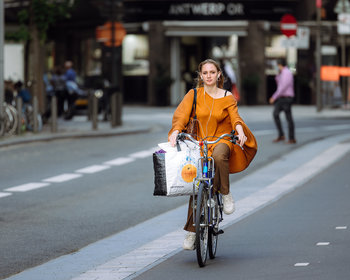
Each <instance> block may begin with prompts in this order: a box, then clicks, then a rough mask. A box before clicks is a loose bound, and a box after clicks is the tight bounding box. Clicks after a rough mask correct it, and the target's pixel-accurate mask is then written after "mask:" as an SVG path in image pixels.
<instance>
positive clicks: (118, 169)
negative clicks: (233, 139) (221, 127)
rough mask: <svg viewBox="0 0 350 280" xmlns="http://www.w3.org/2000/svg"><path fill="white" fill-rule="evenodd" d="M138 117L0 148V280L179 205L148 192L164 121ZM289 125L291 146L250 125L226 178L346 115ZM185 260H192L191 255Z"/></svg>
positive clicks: (324, 131) (324, 132) (334, 130)
mask: <svg viewBox="0 0 350 280" xmlns="http://www.w3.org/2000/svg"><path fill="white" fill-rule="evenodd" d="M139 117H140V118H141V119H140V120H143V121H145V122H146V121H149V122H153V130H152V132H151V133H147V134H142V135H141V134H138V135H125V136H118V137H104V138H88V139H79V140H76V139H72V140H69V139H68V140H59V141H53V142H40V143H33V144H26V145H20V146H14V147H8V148H1V149H0V170H1V175H0V176H1V183H0V184H1V185H0V193H1V192H6V193H9V192H10V193H11V195H10V196H6V197H0V236H1V238H0V248H1V250H0V260H1V261H0V278H5V277H7V276H9V275H12V274H15V273H18V272H21V271H23V270H25V269H27V268H30V267H34V266H37V265H39V264H42V263H45V262H47V261H48V260H50V259H54V258H57V257H59V256H62V255H66V254H69V253H72V252H75V251H77V250H79V249H81V248H82V247H84V246H86V245H88V244H91V243H93V242H95V241H98V240H101V239H102V238H105V237H108V236H111V235H113V234H115V233H118V232H121V231H123V230H125V229H128V228H130V227H132V226H135V225H138V224H139V223H141V222H143V221H146V220H148V219H150V218H152V217H155V216H157V215H159V214H160V213H164V212H166V211H168V210H172V209H174V208H176V207H178V206H180V205H183V204H185V203H186V202H187V198H184V197H178V198H172V199H164V198H159V197H153V196H152V192H153V169H152V164H151V163H150V161H151V153H152V151H154V147H155V146H156V144H157V143H159V142H164V141H166V133H167V129H168V126H169V123H168V122H169V119H167V118H164V119H162V120H159V121H158V123H154V120H152V119H147V118H146V119H145V118H144V116H139ZM142 118H143V119H142ZM297 124H298V126H297V137H298V144H297V145H292V146H290V145H285V144H282V143H278V144H275V145H273V144H272V143H271V139H273V138H274V136H275V129H274V127H273V124H272V123H271V122H263V121H260V122H259V121H256V122H250V123H249V126H250V127H251V129H252V130H253V131H254V133H255V134H256V136H257V138H258V142H259V152H258V154H257V157H256V159H255V160H254V162H253V163H252V165H251V167H250V168H249V169H248V170H247V171H244V172H242V173H240V174H237V175H232V180H238V179H239V178H242V177H244V176H247V175H249V174H250V172H253V171H255V170H258V169H259V168H261V167H262V166H264V165H266V164H267V163H269V162H272V161H273V160H275V159H277V158H280V157H281V156H282V155H283V154H285V153H287V152H289V151H292V150H293V149H297V148H298V147H301V146H302V145H304V144H306V143H310V142H311V141H313V140H315V139H320V138H323V137H329V136H331V135H333V134H339V133H344V132H346V131H348V130H347V127H348V120H347V119H333V120H326V119H325V120H309V119H305V120H299V121H298V123H297ZM344 174H345V175H346V173H344ZM335 178H337V177H334V178H333V180H335ZM337 180H338V178H337ZM28 184H30V185H28ZM155 206H156V207H155ZM256 230H257V229H255V230H253V231H256ZM225 235H226V234H225ZM252 238H253V237H252ZM222 252H223V253H224V251H222ZM185 254H186V253H185ZM189 257H190V258H191V262H190V263H193V259H192V258H193V255H192V254H190V255H189Z"/></svg>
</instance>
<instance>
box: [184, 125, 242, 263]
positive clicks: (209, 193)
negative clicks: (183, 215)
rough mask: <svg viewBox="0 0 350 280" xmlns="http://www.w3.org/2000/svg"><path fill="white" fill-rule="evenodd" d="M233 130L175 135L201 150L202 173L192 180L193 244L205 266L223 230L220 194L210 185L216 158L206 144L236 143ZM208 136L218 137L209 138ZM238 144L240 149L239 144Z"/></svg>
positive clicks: (199, 162) (212, 180)
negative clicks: (201, 135)
mask: <svg viewBox="0 0 350 280" xmlns="http://www.w3.org/2000/svg"><path fill="white" fill-rule="evenodd" d="M234 133H235V131H234V130H232V132H231V133H226V134H223V135H221V136H219V137H213V136H207V137H205V138H203V139H201V140H199V141H197V140H196V139H194V138H193V137H192V135H190V134H187V133H184V132H182V133H179V134H178V136H177V141H183V140H185V139H188V140H190V141H191V142H193V143H194V144H196V145H197V146H199V148H200V150H201V152H202V156H201V157H200V159H199V161H198V166H199V167H201V172H200V173H201V176H200V177H196V178H195V179H194V181H193V198H194V199H193V200H192V209H193V225H194V227H195V229H196V239H195V248H196V255H197V262H198V265H199V266H200V267H203V266H205V263H206V260H207V255H208V253H209V257H210V259H214V258H215V256H216V249H217V243H218V236H219V235H220V234H223V233H224V231H223V230H222V229H219V224H220V222H222V221H223V214H222V212H223V203H222V194H221V193H220V192H219V191H216V190H214V188H213V182H214V175H215V174H214V170H215V162H214V158H212V157H209V156H208V145H212V144H215V143H217V142H219V141H220V140H221V139H225V138H226V139H227V138H228V139H227V140H229V141H230V142H232V143H234V144H236V145H239V144H238V143H236V141H237V140H238V137H237V136H236V135H234ZM208 138H217V139H216V140H213V141H208V140H207V139H208ZM239 146H240V145H239ZM240 147H241V149H243V147H242V146H240Z"/></svg>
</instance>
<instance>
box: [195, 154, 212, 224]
mask: <svg viewBox="0 0 350 280" xmlns="http://www.w3.org/2000/svg"><path fill="white" fill-rule="evenodd" d="M198 166H202V172H201V175H202V176H201V177H196V178H195V179H194V181H193V197H195V195H196V188H197V184H196V183H198V187H199V185H200V184H201V183H203V182H204V183H205V188H206V189H207V192H208V194H209V195H208V201H209V205H208V222H209V224H207V225H201V226H209V225H212V208H213V205H212V203H213V200H212V197H213V180H214V175H215V174H214V170H215V161H214V158H213V157H208V156H207V154H204V156H202V157H200V158H199V160H198ZM195 209H196V199H193V200H192V211H193V225H194V226H195V224H196V218H195V217H196V215H195Z"/></svg>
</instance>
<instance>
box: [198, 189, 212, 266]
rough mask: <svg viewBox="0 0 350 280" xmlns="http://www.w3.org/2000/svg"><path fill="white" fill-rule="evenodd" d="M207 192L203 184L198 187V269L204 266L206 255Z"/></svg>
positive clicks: (207, 232) (207, 231)
mask: <svg viewBox="0 0 350 280" xmlns="http://www.w3.org/2000/svg"><path fill="white" fill-rule="evenodd" d="M207 204H208V192H207V189H206V185H205V183H201V184H200V185H199V190H198V194H197V206H196V251H197V261H198V265H199V266H200V267H203V266H205V262H206V261H207V254H208V236H209V230H208V228H209V227H208V222H209V221H208V205H207Z"/></svg>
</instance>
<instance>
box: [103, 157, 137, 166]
mask: <svg viewBox="0 0 350 280" xmlns="http://www.w3.org/2000/svg"><path fill="white" fill-rule="evenodd" d="M133 161H135V158H131V157H119V158H116V159H112V160H109V161H106V162H104V163H103V164H107V165H123V164H127V163H130V162H133Z"/></svg>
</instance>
